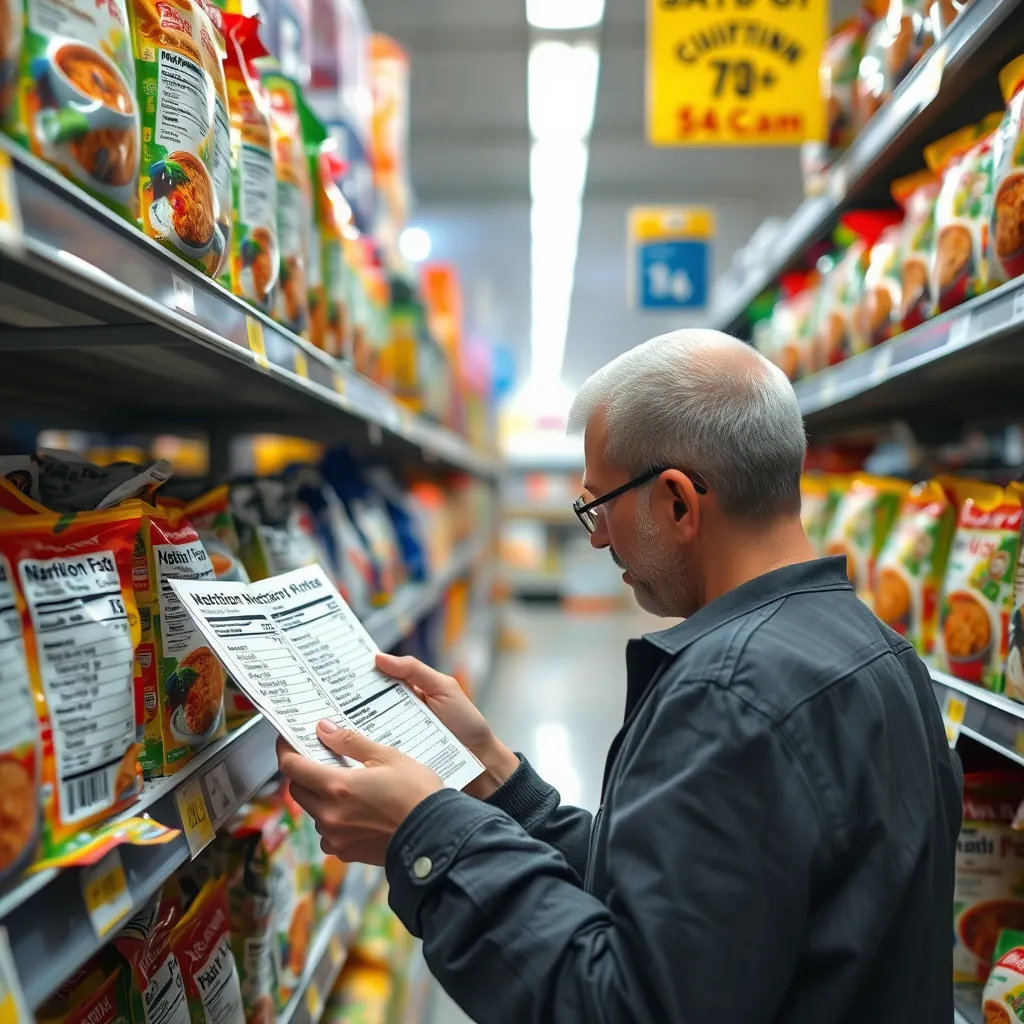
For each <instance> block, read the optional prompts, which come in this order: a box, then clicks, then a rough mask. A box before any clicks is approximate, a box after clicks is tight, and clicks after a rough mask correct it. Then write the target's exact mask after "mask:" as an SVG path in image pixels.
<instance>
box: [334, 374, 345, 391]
mask: <svg viewBox="0 0 1024 1024" xmlns="http://www.w3.org/2000/svg"><path fill="white" fill-rule="evenodd" d="M334 390H335V391H336V392H337V393H338V394H339V395H343V394H345V376H344V374H341V373H338V371H337V370H335V371H334Z"/></svg>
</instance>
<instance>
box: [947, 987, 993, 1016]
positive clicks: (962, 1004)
mask: <svg viewBox="0 0 1024 1024" xmlns="http://www.w3.org/2000/svg"><path fill="white" fill-rule="evenodd" d="M953 1005H954V1009H953V1024H985V1022H984V1019H983V1016H982V1012H981V993H980V992H978V993H976V994H974V993H971V994H966V993H963V992H960V991H956V990H954V994H953Z"/></svg>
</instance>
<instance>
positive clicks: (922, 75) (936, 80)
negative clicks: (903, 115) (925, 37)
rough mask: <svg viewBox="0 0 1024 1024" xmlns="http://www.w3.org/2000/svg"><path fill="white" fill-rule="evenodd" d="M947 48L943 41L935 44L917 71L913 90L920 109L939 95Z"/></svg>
mask: <svg viewBox="0 0 1024 1024" xmlns="http://www.w3.org/2000/svg"><path fill="white" fill-rule="evenodd" d="M948 50H949V47H948V46H947V45H946V44H945V43H943V44H942V45H941V46H937V47H936V48H935V50H934V51H933V53H932V55H931V56H930V57H929V58H928V60H927V62H926V63H925V66H924V67H923V68H921V70H920V72H919V73H918V76H917V81H916V82H915V83H914V90H915V92H916V93H917V102H918V107H919V109H921V110H923V109H924V108H925V107H927V106H928V104H929V103H931V102H932V100H934V99H935V97H936V96H938V95H939V90H940V89H941V88H942V72H943V71H944V70H945V69H946V53H947V51H948Z"/></svg>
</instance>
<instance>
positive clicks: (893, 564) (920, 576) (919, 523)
mask: <svg viewBox="0 0 1024 1024" xmlns="http://www.w3.org/2000/svg"><path fill="white" fill-rule="evenodd" d="M958 489H960V490H962V488H961V486H960V482H959V481H957V480H954V479H953V478H951V477H939V478H937V479H935V480H928V481H926V482H925V483H920V484H917V485H916V486H915V487H913V488H912V489H911V490H910V492H909V493H908V494H907V496H906V497H905V498H904V499H903V503H902V504H901V505H900V510H899V514H898V515H897V518H896V522H895V524H894V525H893V528H892V530H891V531H890V533H889V537H888V539H887V540H886V542H885V544H884V546H883V547H882V550H881V552H880V553H879V556H878V561H877V563H876V566H875V595H874V608H875V614H876V615H877V616H878V617H879V618H880V619H881V620H882V621H883V622H884V623H885V624H886V625H887V626H889V627H890V628H892V629H894V630H896V632H897V633H899V634H900V636H905V637H906V638H907V639H908V640H909V641H910V642H911V643H912V644H913V645H914V649H915V650H916V651H917V652H918V654H922V655H928V654H931V653H932V651H933V650H934V647H935V631H936V629H937V628H938V623H939V597H940V591H941V588H942V580H943V577H944V575H945V571H946V560H947V558H948V557H949V547H950V544H952V542H953V529H954V527H955V525H956V508H957V506H956V501H955V497H954V496H955V495H956V493H957V491H958Z"/></svg>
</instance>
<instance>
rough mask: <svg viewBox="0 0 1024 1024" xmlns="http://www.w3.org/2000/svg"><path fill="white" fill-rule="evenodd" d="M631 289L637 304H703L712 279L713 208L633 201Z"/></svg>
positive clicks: (694, 306) (654, 307) (692, 306)
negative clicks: (644, 204)
mask: <svg viewBox="0 0 1024 1024" xmlns="http://www.w3.org/2000/svg"><path fill="white" fill-rule="evenodd" d="M627 229H628V237H629V257H628V260H627V266H628V268H629V271H628V273H629V281H628V290H629V295H630V303H631V305H632V306H633V307H634V308H635V309H640V310H651V311H661V312H665V311H667V310H672V309H691V310H698V309H703V308H704V307H705V306H706V305H707V303H708V282H709V281H710V279H711V267H710V263H711V239H712V238H713V237H714V234H715V215H714V212H713V211H712V210H709V209H706V208H704V207H696V206H633V207H631V208H630V211H629V219H628V223H627Z"/></svg>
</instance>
